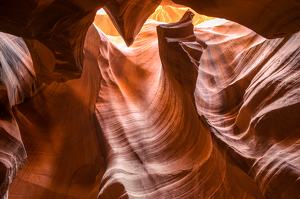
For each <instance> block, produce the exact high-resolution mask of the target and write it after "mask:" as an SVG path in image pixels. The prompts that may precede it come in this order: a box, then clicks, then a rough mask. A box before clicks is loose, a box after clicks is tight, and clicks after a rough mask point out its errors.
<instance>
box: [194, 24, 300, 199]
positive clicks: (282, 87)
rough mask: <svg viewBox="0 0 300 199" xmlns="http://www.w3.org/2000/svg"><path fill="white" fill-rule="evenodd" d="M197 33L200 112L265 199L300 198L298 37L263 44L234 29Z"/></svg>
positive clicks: (223, 27)
mask: <svg viewBox="0 0 300 199" xmlns="http://www.w3.org/2000/svg"><path fill="white" fill-rule="evenodd" d="M229 27H230V28H229ZM195 31H196V33H195V34H196V35H197V38H198V42H199V43H203V44H204V45H205V46H206V47H205V50H204V52H203V54H202V57H201V60H200V66H201V68H199V77H198V81H197V88H196V91H195V97H196V103H197V108H198V112H199V113H203V114H204V115H205V116H206V118H207V119H208V121H209V122H210V124H211V125H212V126H213V127H214V129H215V130H214V131H213V132H214V134H215V135H216V137H218V139H220V140H222V141H223V142H225V143H226V144H228V153H229V156H231V157H232V158H233V159H234V160H235V161H236V162H237V164H238V165H240V168H241V169H243V171H244V172H245V173H247V174H248V175H249V176H250V177H251V178H252V179H253V180H254V182H255V183H256V184H257V185H258V186H259V188H260V190H261V192H262V193H263V194H264V196H265V197H266V198H297V197H299V194H300V192H299V189H298V188H299V185H300V184H299V175H300V173H299V172H300V170H299V168H300V167H299V166H300V165H299V164H300V160H299V158H298V155H296V154H298V151H299V144H298V143H299V139H300V134H299V133H300V128H299V122H300V117H299V113H300V112H299V105H300V104H299V100H298V99H299V95H300V93H299V83H300V82H299V75H300V73H299V67H300V65H299V58H300V57H299V53H300V48H299V40H300V34H299V33H297V34H294V35H291V36H289V37H285V38H284V39H273V40H267V39H265V38H263V37H260V36H258V35H256V34H255V33H253V32H252V31H251V30H249V29H247V28H245V27H243V26H240V25H238V24H236V23H233V22H226V23H223V24H221V25H219V26H217V27H212V28H209V29H208V28H206V27H205V28H202V27H201V25H200V26H199V28H196V30H195ZM224 35H226V36H224ZM211 60H217V61H215V62H212V61H211ZM229 148H230V149H229Z"/></svg>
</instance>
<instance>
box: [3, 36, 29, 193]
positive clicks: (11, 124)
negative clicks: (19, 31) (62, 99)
mask: <svg viewBox="0 0 300 199" xmlns="http://www.w3.org/2000/svg"><path fill="white" fill-rule="evenodd" d="M34 88H35V72H34V69H33V65H32V61H31V57H30V54H29V51H28V49H27V47H26V44H25V42H24V41H23V39H22V38H19V37H16V36H13V35H9V34H5V33H0V102H1V104H0V110H1V112H0V134H1V139H0V172H1V175H0V197H3V198H6V197H7V190H8V187H9V185H10V183H11V182H12V180H13V179H14V178H15V176H16V174H17V172H18V171H19V169H21V168H22V166H23V165H24V164H25V162H26V159H27V156H26V152H25V148H24V145H23V142H22V139H21V136H20V130H19V127H18V124H17V122H16V119H15V117H14V114H13V112H12V106H13V105H16V104H18V103H20V102H21V101H22V100H23V99H24V98H25V97H29V96H30V95H31V91H32V90H33V89H34Z"/></svg>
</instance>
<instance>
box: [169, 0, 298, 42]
mask: <svg viewBox="0 0 300 199" xmlns="http://www.w3.org/2000/svg"><path fill="white" fill-rule="evenodd" d="M169 2H170V4H171V5H172V4H173V3H176V4H180V5H184V6H187V7H190V8H192V9H193V10H195V11H196V12H198V13H200V14H204V15H207V16H213V17H220V18H226V19H229V20H231V21H235V22H238V23H240V24H242V25H244V26H246V27H248V28H250V29H252V30H254V31H255V32H257V33H258V34H260V35H262V36H264V37H266V38H270V39H272V38H277V37H285V36H288V35H290V34H293V33H296V32H298V31H299V30H300V12H299V10H300V3H299V2H298V1H294V0H278V1H269V0H266V1H247V0H241V1H231V0H227V1H223V0H213V1H194V0H173V2H171V1H170V0H165V4H168V3H169Z"/></svg>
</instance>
